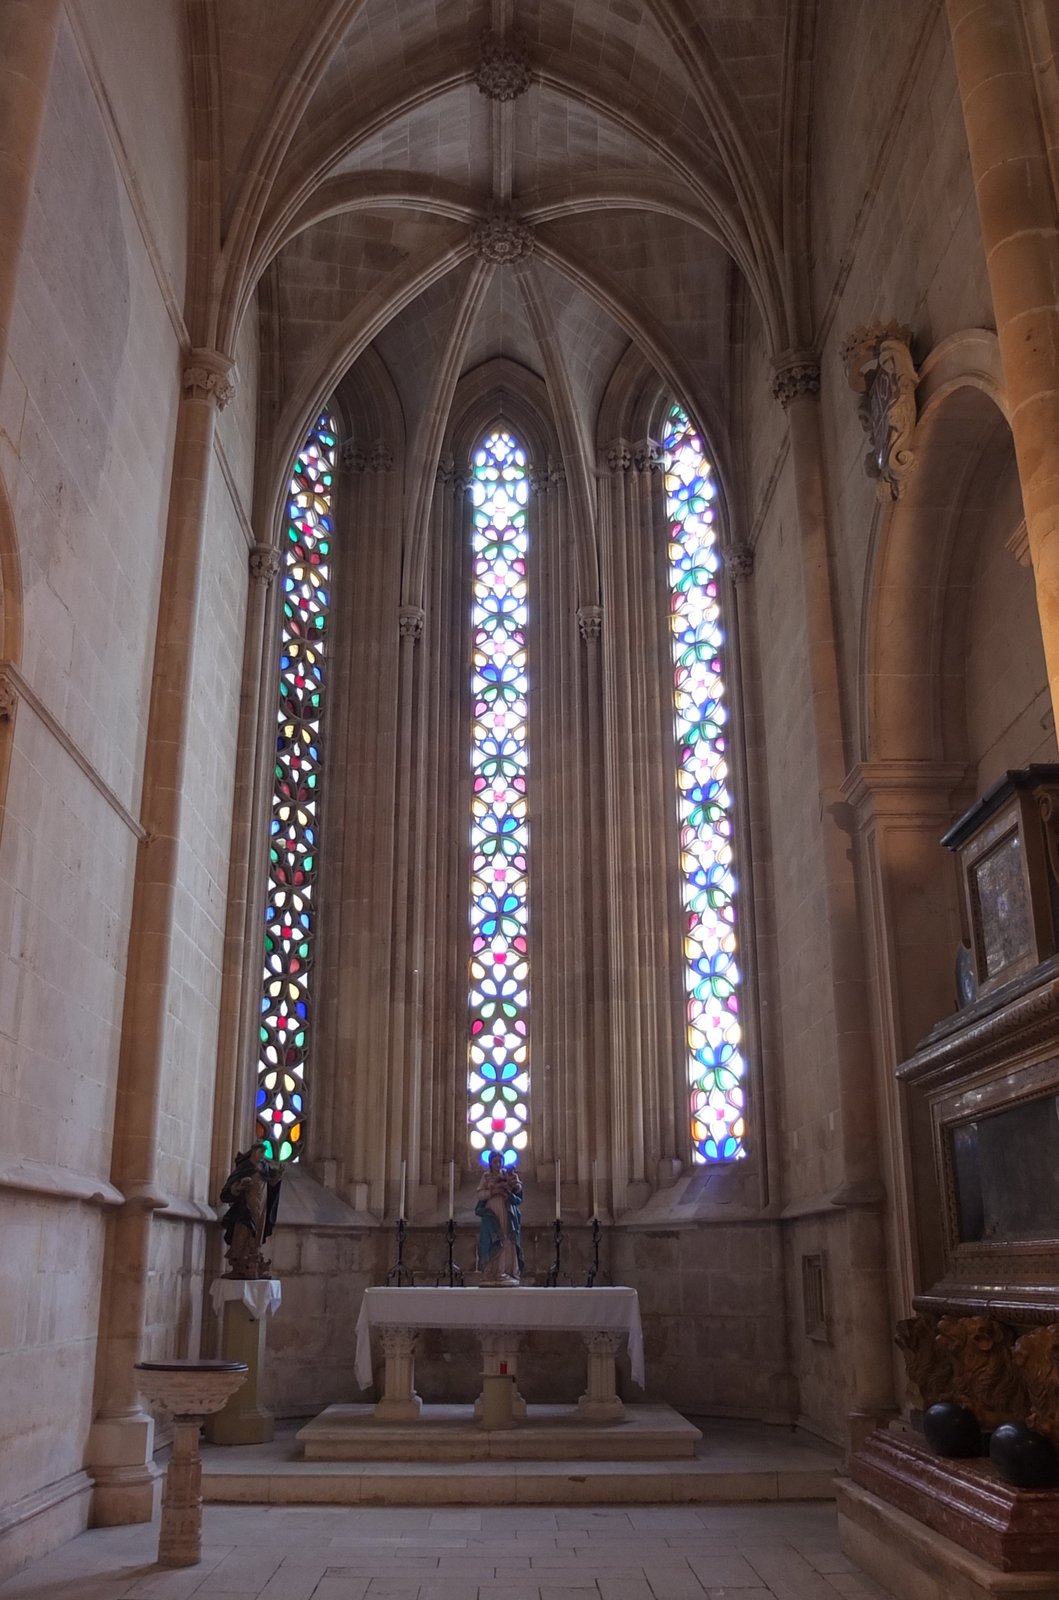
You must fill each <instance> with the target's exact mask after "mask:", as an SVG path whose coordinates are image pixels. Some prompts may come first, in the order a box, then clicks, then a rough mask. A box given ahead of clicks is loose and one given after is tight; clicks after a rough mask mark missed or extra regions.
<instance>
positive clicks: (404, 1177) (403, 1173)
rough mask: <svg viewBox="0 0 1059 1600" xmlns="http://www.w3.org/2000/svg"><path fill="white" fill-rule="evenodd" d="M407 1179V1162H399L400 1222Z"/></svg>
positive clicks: (402, 1218) (402, 1217) (402, 1216)
mask: <svg viewBox="0 0 1059 1600" xmlns="http://www.w3.org/2000/svg"><path fill="white" fill-rule="evenodd" d="M407 1178H408V1162H407V1161H402V1162H401V1207H400V1212H399V1215H400V1217H401V1220H402V1221H403V1220H404V1191H405V1183H406V1181H407Z"/></svg>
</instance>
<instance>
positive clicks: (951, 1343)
mask: <svg viewBox="0 0 1059 1600" xmlns="http://www.w3.org/2000/svg"><path fill="white" fill-rule="evenodd" d="M937 1343H938V1348H939V1350H941V1351H942V1352H943V1353H944V1354H945V1355H947V1356H948V1358H949V1360H950V1361H951V1362H952V1374H953V1381H952V1398H953V1399H954V1400H956V1401H957V1402H958V1404H960V1405H961V1406H966V1407H967V1409H968V1410H969V1411H973V1412H974V1414H975V1416H976V1417H977V1418H978V1421H979V1422H980V1423H981V1425H982V1427H983V1428H985V1429H986V1430H988V1429H990V1428H998V1427H999V1426H1000V1424H1001V1423H1002V1422H1017V1421H1019V1420H1021V1418H1022V1417H1024V1416H1025V1414H1026V1388H1025V1384H1024V1382H1023V1375H1022V1372H1021V1371H1020V1369H1019V1368H1018V1367H1017V1366H1016V1365H1015V1359H1014V1345H1015V1336H1014V1332H1013V1330H1012V1329H1011V1328H1008V1327H1005V1326H1004V1324H1003V1323H1002V1322H994V1320H993V1319H992V1317H942V1319H941V1321H940V1322H939V1323H938V1335H937Z"/></svg>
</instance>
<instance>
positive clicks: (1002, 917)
mask: <svg viewBox="0 0 1059 1600" xmlns="http://www.w3.org/2000/svg"><path fill="white" fill-rule="evenodd" d="M1057 816H1059V766H1056V765H1036V766H1030V767H1023V768H1021V769H1020V770H1019V771H1017V772H1005V773H1004V775H1003V777H1002V778H1000V779H999V780H998V781H997V782H996V783H995V784H994V785H993V786H992V788H991V789H990V790H989V791H988V792H987V793H986V794H984V795H983V796H982V798H981V799H980V800H977V801H976V802H975V804H974V805H973V806H972V807H971V809H970V810H969V811H967V812H966V813H965V814H964V816H962V817H961V818H960V820H959V821H958V822H957V823H955V824H954V825H953V827H951V828H950V829H949V831H948V833H946V834H945V835H944V837H943V838H942V841H941V842H942V844H943V845H945V846H946V848H947V849H949V850H953V851H955V853H956V855H957V858H958V861H959V870H960V883H961V889H962V893H963V901H964V909H965V913H966V917H967V926H968V929H969V932H970V942H971V953H972V958H973V961H974V969H975V977H976V979H977V991H978V995H979V996H983V995H987V994H990V993H991V992H992V991H993V990H994V989H997V988H999V987H1000V986H1001V985H1002V984H1005V983H1008V982H1010V980H1011V979H1012V978H1017V977H1018V976H1019V975H1020V974H1021V973H1023V972H1028V971H1029V970H1030V969H1031V968H1032V967H1036V966H1039V965H1040V963H1041V962H1042V961H1045V960H1047V958H1048V957H1049V956H1051V955H1054V954H1055V952H1056V950H1057V949H1059V851H1057V841H1056V828H1055V823H1056V817H1057Z"/></svg>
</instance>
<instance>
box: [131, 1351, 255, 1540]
mask: <svg viewBox="0 0 1059 1600" xmlns="http://www.w3.org/2000/svg"><path fill="white" fill-rule="evenodd" d="M136 1378H137V1380H138V1382H139V1385H140V1389H141V1390H142V1392H143V1393H144V1395H146V1397H147V1399H148V1400H151V1401H153V1403H154V1404H155V1405H157V1406H161V1407H162V1408H163V1409H164V1410H166V1411H171V1412H172V1413H173V1424H174V1436H173V1454H172V1455H171V1456H170V1458H169V1466H168V1468H167V1470H166V1475H165V1487H164V1488H163V1490H162V1526H161V1529H160V1531H159V1535H158V1565H159V1566H160V1567H194V1566H196V1565H197V1564H198V1562H199V1561H200V1560H201V1559H202V1462H201V1460H200V1457H199V1430H200V1428H201V1427H202V1423H203V1420H204V1418H206V1417H208V1416H211V1415H212V1414H213V1412H215V1411H219V1410H220V1408H221V1406H223V1405H224V1402H225V1401H226V1400H227V1399H228V1397H229V1395H231V1394H232V1393H234V1391H235V1390H236V1389H237V1388H238V1387H239V1385H240V1384H241V1383H242V1382H243V1381H244V1379H245V1378H246V1367H245V1366H244V1365H243V1364H242V1363H241V1362H237V1361H144V1362H141V1363H139V1364H138V1365H137V1367H136Z"/></svg>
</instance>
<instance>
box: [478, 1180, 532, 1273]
mask: <svg viewBox="0 0 1059 1600" xmlns="http://www.w3.org/2000/svg"><path fill="white" fill-rule="evenodd" d="M521 1210H522V1180H521V1178H520V1177H519V1175H518V1173H517V1172H516V1171H515V1169H514V1167H505V1166H504V1161H503V1157H502V1156H501V1155H500V1152H499V1151H498V1150H494V1151H493V1153H492V1155H491V1156H490V1157H489V1166H488V1168H487V1169H486V1171H485V1172H483V1173H482V1176H481V1181H480V1182H479V1184H478V1200H477V1203H476V1205H475V1208H474V1214H475V1216H476V1217H478V1218H479V1219H480V1221H481V1224H482V1226H481V1229H480V1231H479V1234H478V1265H479V1266H480V1267H481V1269H482V1287H483V1288H490V1287H496V1286H497V1285H499V1286H500V1287H502V1288H503V1287H505V1286H510V1287H514V1286H517V1284H518V1282H519V1279H520V1278H521V1276H522V1273H523V1269H524V1265H525V1264H524V1262H523V1259H522V1221H521Z"/></svg>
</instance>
